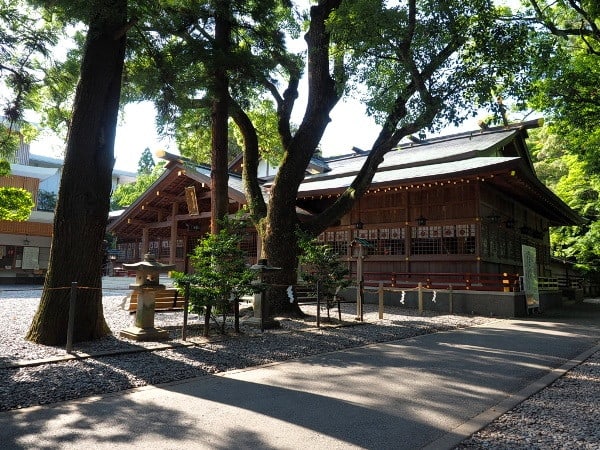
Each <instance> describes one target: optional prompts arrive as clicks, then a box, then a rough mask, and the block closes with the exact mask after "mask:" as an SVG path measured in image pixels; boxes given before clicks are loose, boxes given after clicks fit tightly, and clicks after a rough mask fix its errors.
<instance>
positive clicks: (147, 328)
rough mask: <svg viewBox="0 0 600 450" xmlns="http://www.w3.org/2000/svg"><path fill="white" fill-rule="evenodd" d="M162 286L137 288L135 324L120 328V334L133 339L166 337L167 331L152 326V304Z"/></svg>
mask: <svg viewBox="0 0 600 450" xmlns="http://www.w3.org/2000/svg"><path fill="white" fill-rule="evenodd" d="M160 288H162V289H164V286H153V287H150V288H143V287H142V288H138V289H137V291H138V302H137V309H136V311H135V325H134V326H133V327H129V328H126V329H124V330H121V333H120V334H121V336H122V337H125V338H127V339H132V340H134V341H153V340H160V339H168V338H169V332H168V331H167V330H163V329H161V328H156V327H154V305H155V299H156V291H157V290H159V289H160Z"/></svg>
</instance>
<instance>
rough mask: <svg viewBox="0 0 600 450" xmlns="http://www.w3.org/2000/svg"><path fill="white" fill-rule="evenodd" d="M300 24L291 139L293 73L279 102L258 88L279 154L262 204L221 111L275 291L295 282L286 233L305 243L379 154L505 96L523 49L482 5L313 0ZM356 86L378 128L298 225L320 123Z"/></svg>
mask: <svg viewBox="0 0 600 450" xmlns="http://www.w3.org/2000/svg"><path fill="white" fill-rule="evenodd" d="M366 17H368V20H365V18H366ZM309 18H310V21H309V24H310V25H309V27H308V30H307V32H306V34H305V36H304V39H305V41H306V44H307V63H306V69H307V72H308V89H309V94H308V104H307V107H306V110H305V113H304V117H303V119H302V121H301V123H300V125H299V126H298V128H297V130H296V131H295V132H293V131H292V130H291V128H290V116H291V111H292V108H293V106H294V102H295V99H296V97H297V93H298V91H297V87H298V84H297V83H298V79H297V78H296V77H295V75H296V74H297V73H299V72H298V71H297V72H294V71H292V70H289V71H288V73H289V74H290V75H289V76H288V79H287V82H288V84H287V87H286V89H285V91H284V93H283V95H281V94H278V90H277V89H276V85H275V84H274V83H272V84H270V85H269V84H268V80H265V83H266V84H267V85H269V86H270V91H271V92H272V93H273V96H274V98H275V102H276V105H277V112H278V131H279V134H280V139H281V142H282V147H283V149H284V157H283V159H282V162H281V164H280V166H279V170H278V173H277V175H276V177H275V180H274V182H273V184H272V186H271V188H270V191H269V194H270V195H269V198H268V203H266V202H265V199H264V197H263V195H262V192H261V190H260V185H259V183H258V181H257V177H256V168H257V165H258V163H257V159H258V155H259V153H258V144H257V141H258V139H257V133H256V128H255V127H254V126H253V123H252V121H251V120H250V118H249V117H248V115H247V114H245V111H244V110H243V108H242V103H236V104H232V105H230V112H231V114H232V116H233V118H234V120H236V124H237V125H238V127H240V130H241V131H242V133H243V134H244V138H245V140H244V142H245V154H244V180H245V183H246V193H247V198H248V201H249V207H250V213H251V216H252V217H253V218H254V220H255V223H256V225H257V229H258V231H259V233H260V234H261V237H262V241H263V256H265V257H267V258H268V260H269V262H270V263H271V264H272V265H274V266H278V267H282V268H283V270H282V271H280V272H278V273H275V274H273V277H274V278H275V281H276V282H277V284H284V285H285V284H293V282H294V281H295V279H296V274H295V270H296V267H297V263H298V259H297V256H296V255H297V253H298V247H297V243H296V242H297V241H296V237H295V232H294V230H295V229H296V226H299V227H300V228H301V229H302V230H303V231H305V232H308V233H309V234H310V235H312V236H316V235H317V234H318V233H320V232H322V231H323V230H324V229H325V228H326V227H327V226H329V225H331V224H332V223H334V222H335V221H336V220H338V219H339V218H341V217H342V216H343V215H344V214H346V213H348V212H349V211H350V209H351V208H352V207H353V205H354V203H355V201H356V200H357V199H358V198H360V197H361V196H362V195H363V194H364V193H365V192H366V190H367V189H368V187H369V185H370V182H371V180H372V178H373V176H374V174H375V173H376V170H377V167H378V165H379V164H380V163H381V161H382V160H383V157H384V155H385V154H386V153H387V152H389V151H390V150H392V149H393V148H394V147H395V146H396V145H397V144H398V142H399V141H400V140H401V139H402V138H403V137H405V136H408V135H410V134H413V133H417V132H419V131H421V130H425V129H428V128H429V129H436V128H437V127H439V126H441V125H442V124H444V123H448V122H451V123H459V122H460V121H461V120H462V119H464V118H465V116H467V115H468V114H469V113H470V112H471V111H473V109H474V108H476V107H478V106H481V105H485V104H489V103H491V102H493V103H495V99H494V100H492V98H491V92H496V93H501V92H502V90H503V89H504V88H505V87H506V88H507V90H506V94H509V93H510V92H511V91H510V89H508V88H510V87H512V86H514V85H518V84H519V83H520V80H521V79H522V78H525V77H526V75H525V72H524V71H523V70H522V69H523V67H524V66H525V65H526V64H527V63H528V62H529V59H528V57H527V54H526V53H524V52H523V53H522V54H520V55H519V58H515V53H514V49H516V48H517V49H518V48H521V49H526V48H527V43H528V39H529V32H528V30H527V29H526V26H525V24H524V23H521V22H507V21H504V20H502V19H501V17H500V16H499V12H498V11H497V10H495V9H494V7H493V5H492V4H491V2H487V1H466V2H465V1H460V2H459V1H449V2H443V3H441V2H425V1H417V0H411V1H408V2H406V3H403V4H393V5H391V4H388V3H386V2H379V1H376V2H374V1H356V2H342V1H334V0H329V1H328V0H323V1H319V2H318V3H317V4H315V5H313V6H312V7H311V8H310V15H309ZM432 30H436V32H435V33H432ZM521 56H522V58H521ZM359 84H362V85H364V88H363V89H362V100H363V102H364V103H365V104H366V105H367V109H368V111H369V113H370V114H372V115H373V116H374V117H375V119H376V120H377V122H378V123H379V124H380V125H381V130H380V133H379V136H378V137H377V139H376V140H375V142H374V143H373V145H372V147H371V151H370V153H369V156H368V157H367V158H366V161H365V163H364V165H363V167H362V169H361V170H360V171H359V173H358V174H357V176H356V178H355V179H354V181H353V182H352V183H351V185H350V186H349V187H348V188H347V190H346V191H345V192H344V193H343V194H342V195H340V196H339V197H338V198H337V200H336V201H335V202H334V203H332V204H331V205H330V206H329V207H327V208H326V209H325V210H323V211H322V212H320V213H319V214H316V215H315V216H313V217H312V218H310V219H309V220H306V221H303V222H300V221H299V219H298V217H297V215H296V211H295V205H296V202H295V199H296V196H297V192H298V187H299V185H300V183H301V182H302V180H303V178H304V173H305V170H306V168H307V165H308V163H309V161H310V158H311V157H312V156H313V154H314V153H315V151H316V150H317V148H318V144H319V141H320V139H321V137H322V136H323V133H324V131H325V129H326V127H327V125H328V123H329V121H330V119H329V113H330V112H331V110H332V109H333V107H334V106H335V105H336V104H337V102H338V101H339V100H340V98H341V97H342V95H344V94H346V93H349V92H352V91H354V92H356V91H357V89H356V87H357V86H358V85H359ZM232 103H233V102H232ZM465 111H467V112H466V113H465ZM270 298H275V299H276V300H277V299H279V303H274V304H272V305H271V307H272V312H281V311H286V310H289V309H290V306H289V305H288V304H287V302H286V301H285V296H284V295H280V296H278V297H273V296H270ZM291 308H292V309H293V308H294V306H293V305H292V306H291Z"/></svg>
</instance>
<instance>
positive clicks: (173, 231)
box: [169, 203, 179, 264]
mask: <svg viewBox="0 0 600 450" xmlns="http://www.w3.org/2000/svg"><path fill="white" fill-rule="evenodd" d="M178 212H179V204H178V203H173V205H172V206H171V242H170V244H169V264H175V253H176V252H177V213H178Z"/></svg>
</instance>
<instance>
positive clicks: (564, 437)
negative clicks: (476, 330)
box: [0, 287, 600, 450]
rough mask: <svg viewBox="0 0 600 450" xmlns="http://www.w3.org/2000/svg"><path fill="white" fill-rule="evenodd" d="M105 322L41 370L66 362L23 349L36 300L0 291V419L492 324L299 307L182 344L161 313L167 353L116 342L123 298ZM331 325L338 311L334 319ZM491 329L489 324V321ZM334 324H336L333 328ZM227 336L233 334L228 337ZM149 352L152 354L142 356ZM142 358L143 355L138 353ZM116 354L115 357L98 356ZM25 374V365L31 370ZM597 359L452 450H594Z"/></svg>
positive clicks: (118, 293)
mask: <svg viewBox="0 0 600 450" xmlns="http://www.w3.org/2000/svg"><path fill="white" fill-rule="evenodd" d="M104 293H105V295H104V297H103V305H104V314H105V318H106V320H107V323H108V324H109V327H110V328H111V330H113V331H114V332H115V335H112V336H108V337H106V338H104V339H101V340H98V341H94V342H87V343H79V344H76V345H75V348H74V354H76V355H80V356H82V355H85V354H91V355H96V356H92V357H90V358H84V359H73V360H68V361H61V362H53V363H41V364H38V362H39V360H42V359H47V358H61V357H66V356H68V354H67V352H66V351H65V350H64V348H58V347H47V346H41V345H37V344H33V343H31V342H28V341H26V340H24V338H23V336H24V335H25V333H26V331H27V328H28V326H29V324H30V322H31V318H32V317H33V314H34V313H35V310H36V309H37V305H38V303H39V295H40V291H39V290H28V289H23V288H12V289H11V288H10V287H6V288H2V289H1V290H0V304H1V306H2V311H3V314H2V315H0V379H1V380H2V384H1V385H0V411H5V410H11V409H17V408H24V407H28V406H33V405H40V404H49V403H54V402H57V401H62V400H68V399H75V398H80V397H86V396H91V395H95V394H101V393H108V392H117V391H121V390H125V389H130V388H133V387H138V386H144V385H148V384H158V383H166V382H171V381H176V380H182V379H186V378H192V377H197V376H201V375H205V374H212V373H217V372H223V371H227V370H233V369H240V368H244V367H249V366H254V365H259V364H265V363H270V362H276V361H284V360H287V359H291V358H297V357H301V356H307V355H312V354H317V353H323V352H329V351H334V350H340V349H345V348H351V347H357V346H362V345H366V344H370V343H375V342H385V341H392V340H398V339H404V338H408V337H412V336H416V335H420V334H425V333H433V332H437V331H442V330H450V329H455V328H460V327H469V326H473V325H477V324H481V323H485V322H486V321H488V320H490V319H489V318H485V317H477V316H475V317H471V316H458V315H441V314H436V313H431V312H425V313H424V314H423V315H421V314H419V313H418V311H415V310H412V309H407V308H390V307H386V313H385V319H384V320H379V319H378V317H377V311H376V305H369V304H366V305H365V314H364V319H365V323H363V324H357V323H356V321H355V320H354V316H355V309H354V308H355V307H354V305H351V304H347V305H344V308H343V316H342V321H343V322H344V323H345V324H346V325H352V326H330V325H328V324H325V326H323V327H322V328H320V329H317V328H316V327H315V325H316V323H315V313H316V308H315V307H314V306H303V309H304V311H305V312H306V313H307V314H308V316H307V318H305V319H304V320H282V321H281V328H279V329H276V330H267V331H266V332H264V333H261V332H260V330H257V329H256V328H254V327H249V326H246V325H244V323H243V320H242V334H241V335H234V334H227V335H225V336H219V335H217V334H216V332H215V331H212V333H211V338H210V339H208V340H207V339H205V338H202V337H201V336H200V334H201V331H202V329H201V326H200V320H199V318H198V317H197V316H195V315H190V328H189V330H188V341H187V343H186V342H183V341H182V340H181V323H182V316H183V314H182V312H161V313H158V314H157V315H156V319H155V324H156V326H160V327H163V328H166V329H167V330H169V333H170V337H171V340H169V341H167V344H168V346H169V347H170V348H162V347H164V344H165V343H162V344H160V343H151V342H148V343H143V342H133V341H130V340H127V339H123V338H120V337H118V331H119V330H121V329H123V328H127V327H128V326H130V325H131V324H132V321H133V315H130V314H129V313H128V312H126V311H124V310H123V308H122V305H123V304H124V298H125V295H126V291H125V290H114V291H109V290H106V289H105V291H104ZM332 316H334V317H335V316H337V311H335V312H334V314H332ZM494 320H497V319H494ZM336 322H337V320H336V321H334V323H336ZM229 329H231V327H229ZM148 349H153V351H146V350H148ZM140 350H141V351H140ZM105 352H108V353H111V352H120V353H119V354H113V355H99V354H102V353H105ZM29 364H32V365H29ZM599 399H600V352H599V353H596V354H594V355H593V356H592V357H590V358H589V359H588V360H587V361H585V362H584V363H582V364H581V365H579V366H577V367H576V368H574V369H573V370H571V371H570V372H569V373H567V374H566V375H565V376H564V377H562V378H560V379H558V380H557V381H556V382H555V383H553V384H552V385H551V386H549V387H548V388H546V389H544V390H542V391H540V392H539V393H537V394H536V395H534V396H532V397H531V398H529V399H527V400H525V401H524V402H523V403H521V404H520V405H519V406H518V407H516V408H515V409H513V410H512V411H509V412H508V413H506V414H504V415H503V416H501V417H500V418H499V419H498V420H496V421H494V422H493V423H492V424H490V425H489V426H487V427H486V428H484V429H482V430H481V431H479V432H478V433H476V434H474V435H473V436H472V437H470V438H469V439H467V440H465V441H464V442H463V443H462V444H461V445H460V446H458V447H457V448H458V449H528V450H529V449H573V448H578V449H600V401H598V400H599Z"/></svg>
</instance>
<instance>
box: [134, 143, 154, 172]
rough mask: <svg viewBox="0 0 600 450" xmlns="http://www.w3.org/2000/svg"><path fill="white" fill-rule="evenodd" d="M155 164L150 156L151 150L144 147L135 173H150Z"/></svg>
mask: <svg viewBox="0 0 600 450" xmlns="http://www.w3.org/2000/svg"><path fill="white" fill-rule="evenodd" d="M155 166H156V163H155V162H154V158H153V157H152V152H151V151H150V149H149V148H148V147H146V148H145V149H144V151H143V152H142V154H141V156H140V159H139V161H138V170H137V173H138V175H148V174H151V173H152V171H153V169H154V167H155Z"/></svg>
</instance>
